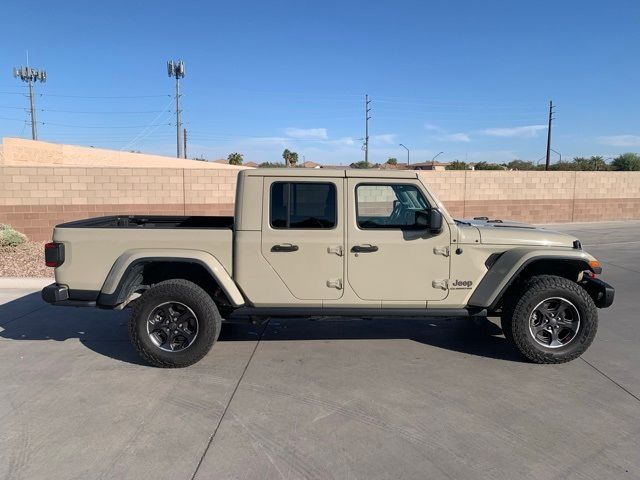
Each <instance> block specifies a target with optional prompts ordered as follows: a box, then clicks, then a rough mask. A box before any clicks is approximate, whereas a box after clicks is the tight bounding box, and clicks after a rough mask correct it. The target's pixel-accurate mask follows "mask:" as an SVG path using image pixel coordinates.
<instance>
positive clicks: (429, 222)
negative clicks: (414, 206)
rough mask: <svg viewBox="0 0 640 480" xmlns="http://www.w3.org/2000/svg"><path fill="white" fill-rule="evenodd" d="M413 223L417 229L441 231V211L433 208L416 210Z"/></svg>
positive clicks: (432, 231)
mask: <svg viewBox="0 0 640 480" xmlns="http://www.w3.org/2000/svg"><path fill="white" fill-rule="evenodd" d="M415 224H416V227H418V228H419V229H427V230H429V232H430V233H440V232H441V231H442V213H440V210H436V209H435V208H432V209H431V210H426V211H425V210H420V211H417V212H416V223H415Z"/></svg>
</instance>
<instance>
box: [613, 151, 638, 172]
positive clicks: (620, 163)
mask: <svg viewBox="0 0 640 480" xmlns="http://www.w3.org/2000/svg"><path fill="white" fill-rule="evenodd" d="M611 167H612V168H613V169H614V170H624V171H627V172H628V171H638V170H640V155H638V154H637V153H623V154H621V155H618V156H617V157H616V158H614V159H613V161H612V162H611Z"/></svg>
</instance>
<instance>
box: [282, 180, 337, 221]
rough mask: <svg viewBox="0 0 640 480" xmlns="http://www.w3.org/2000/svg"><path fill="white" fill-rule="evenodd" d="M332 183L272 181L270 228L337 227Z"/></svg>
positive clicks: (334, 194) (334, 189)
mask: <svg viewBox="0 0 640 480" xmlns="http://www.w3.org/2000/svg"><path fill="white" fill-rule="evenodd" d="M336 218H337V209H336V186H335V185H334V184H333V183H315V182H275V183H274V184H272V185H271V211H270V222H271V226H272V227H273V228H278V229H282V228H298V229H329V228H334V227H335V226H336Z"/></svg>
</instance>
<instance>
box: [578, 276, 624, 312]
mask: <svg viewBox="0 0 640 480" xmlns="http://www.w3.org/2000/svg"><path fill="white" fill-rule="evenodd" d="M580 285H581V286H582V288H584V289H585V290H586V291H587V293H588V294H589V295H590V296H591V298H593V303H595V304H596V307H598V308H607V307H610V306H611V304H612V303H613V298H614V296H615V293H616V291H615V289H614V288H613V287H612V286H611V285H609V284H608V283H606V282H603V281H602V280H600V279H599V278H593V277H585V279H584V280H583V281H582V282H580Z"/></svg>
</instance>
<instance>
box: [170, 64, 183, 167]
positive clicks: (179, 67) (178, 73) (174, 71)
mask: <svg viewBox="0 0 640 480" xmlns="http://www.w3.org/2000/svg"><path fill="white" fill-rule="evenodd" d="M167 73H168V74H169V76H170V77H176V157H178V158H180V157H182V155H181V148H180V136H181V135H180V134H181V133H182V132H181V131H180V130H181V127H182V123H181V122H180V113H181V110H180V79H181V78H184V62H183V61H182V60H178V61H177V62H175V63H174V61H173V60H169V61H168V62H167Z"/></svg>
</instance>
